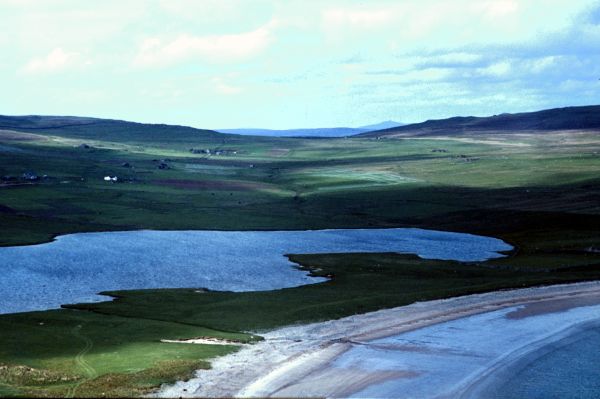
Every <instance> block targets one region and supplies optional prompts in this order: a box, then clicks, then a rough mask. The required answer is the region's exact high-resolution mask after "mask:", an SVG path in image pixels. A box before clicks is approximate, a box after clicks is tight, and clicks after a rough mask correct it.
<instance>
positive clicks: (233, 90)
mask: <svg viewBox="0 0 600 399" xmlns="http://www.w3.org/2000/svg"><path fill="white" fill-rule="evenodd" d="M211 83H212V84H213V88H214V91H215V93H217V94H224V95H233V94H238V93H241V91H242V88H241V87H237V86H233V85H231V84H228V83H226V82H225V81H224V80H223V78H220V77H217V78H213V79H211Z"/></svg>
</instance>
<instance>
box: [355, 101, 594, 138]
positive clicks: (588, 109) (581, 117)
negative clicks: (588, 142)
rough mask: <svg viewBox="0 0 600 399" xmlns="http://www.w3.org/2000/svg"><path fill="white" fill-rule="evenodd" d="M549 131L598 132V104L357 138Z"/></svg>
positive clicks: (440, 122) (407, 127) (421, 126)
mask: <svg viewBox="0 0 600 399" xmlns="http://www.w3.org/2000/svg"><path fill="white" fill-rule="evenodd" d="M551 130H600V105H591V106H583V107H566V108H554V109H547V110H543V111H537V112H523V113H518V114H500V115H494V116H488V117H475V116H466V117H463V116H457V117H453V118H448V119H436V120H428V121H426V122H422V123H414V124H411V125H404V126H399V127H395V128H391V129H385V130H378V131H375V132H368V133H363V134H360V136H366V137H371V136H373V137H374V136H377V137H385V136H392V137H393V136H414V135H424V136H426V135H435V134H440V133H445V134H447V133H471V132H482V133H485V132H499V131H500V132H513V131H551Z"/></svg>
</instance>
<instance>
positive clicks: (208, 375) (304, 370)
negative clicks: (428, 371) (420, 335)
mask: <svg viewBox="0 0 600 399" xmlns="http://www.w3.org/2000/svg"><path fill="white" fill-rule="evenodd" d="M595 296H598V298H599V300H598V302H600V282H598V281H593V282H584V283H574V284H562V285H550V286H539V287H533V288H524V289H516V290H501V291H494V292H489V293H484V294H475V295H468V296H460V297H454V298H450V299H442V300H434V301H427V302H417V303H414V304H411V305H408V306H402V307H398V308H392V309H386V310H380V311H376V312H371V313H367V314H362V315H356V316H350V317H346V318H342V319H338V320H332V321H326V322H321V323H312V324H306V325H301V326H289V327H284V328H280V329H276V330H273V331H270V332H266V333H262V334H261V335H262V336H263V337H264V338H265V341H262V342H259V343H257V344H254V345H249V346H246V347H245V348H243V349H242V350H240V351H239V352H236V353H234V354H231V355H227V356H224V357H221V358H217V359H215V360H214V361H213V362H212V367H213V368H212V370H208V371H204V370H203V371H199V372H198V373H197V375H196V378H194V379H191V380H189V381H187V382H178V383H176V384H175V385H171V386H163V387H162V388H161V389H160V390H159V391H157V392H156V393H155V394H154V395H153V396H158V397H177V396H182V397H193V396H200V397H232V396H242V397H243V396H245V397H256V396H271V395H278V392H279V393H280V394H282V395H284V396H285V395H287V396H303V391H302V386H301V384H300V385H298V386H297V387H296V388H294V387H293V386H294V384H296V383H297V382H298V381H301V380H303V379H304V378H305V377H306V376H308V375H315V374H319V373H321V374H324V373H325V374H326V371H327V369H328V367H329V365H330V364H331V362H332V361H334V360H335V359H336V358H339V357H340V356H341V355H343V354H344V353H346V352H348V351H349V350H350V349H352V348H353V347H355V346H357V345H365V344H368V343H369V342H371V341H374V340H377V339H381V338H385V337H391V336H394V335H397V334H400V333H404V332H408V331H414V330H418V329H421V328H425V327H428V326H432V325H436V324H440V323H444V322H448V321H451V320H457V319H462V318H465V317H468V316H472V315H477V314H483V313H489V312H493V311H495V310H498V309H504V308H508V307H514V306H517V305H524V304H531V303H538V304H542V306H543V304H544V303H550V302H551V301H560V300H567V301H568V300H573V299H575V298H593V297H595ZM594 301H595V299H594ZM339 377H340V378H338V379H335V380H334V379H330V381H325V382H326V383H327V384H328V385H327V384H326V385H327V386H321V387H320V388H319V389H320V393H321V394H322V395H325V396H348V395H350V394H352V393H353V392H359V391H361V390H362V389H364V388H365V387H368V386H369V385H371V384H374V383H381V382H383V381H385V380H386V379H389V378H398V377H401V376H399V375H394V374H389V373H388V374H385V373H370V374H369V375H366V376H365V375H363V374H362V373H359V372H356V373H354V374H352V373H350V374H348V375H343V376H339ZM333 381H337V383H336V382H333ZM344 381H346V383H344ZM348 382H352V384H351V385H352V386H351V387H349V386H348ZM290 387H291V388H290ZM294 389H296V391H294ZM308 393H311V394H314V392H304V396H306V394H308Z"/></svg>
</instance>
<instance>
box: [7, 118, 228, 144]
mask: <svg viewBox="0 0 600 399" xmlns="http://www.w3.org/2000/svg"><path fill="white" fill-rule="evenodd" d="M0 130H17V131H21V132H29V133H36V134H49V135H56V136H61V137H66V138H73V139H84V140H86V139H87V140H109V141H115V142H145V141H147V142H178V141H189V140H194V139H198V138H216V139H218V138H222V137H226V136H225V135H224V134H222V133H218V132H215V131H212V130H205V129H196V128H193V127H188V126H178V125H164V124H149V123H137V122H128V121H121V120H115V119H100V118H88V117H76V116H40V115H26V116H6V115H0Z"/></svg>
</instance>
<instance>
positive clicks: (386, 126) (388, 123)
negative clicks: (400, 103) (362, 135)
mask: <svg viewBox="0 0 600 399" xmlns="http://www.w3.org/2000/svg"><path fill="white" fill-rule="evenodd" d="M404 125H405V123H400V122H396V121H383V122H379V123H375V124H373V125H365V126H359V127H358V128H359V129H365V130H370V131H373V130H382V129H391V128H394V127H398V126H404Z"/></svg>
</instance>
